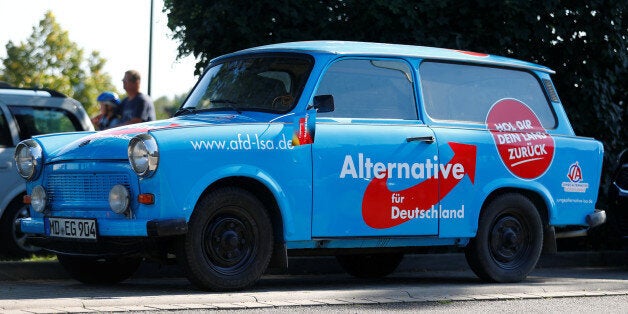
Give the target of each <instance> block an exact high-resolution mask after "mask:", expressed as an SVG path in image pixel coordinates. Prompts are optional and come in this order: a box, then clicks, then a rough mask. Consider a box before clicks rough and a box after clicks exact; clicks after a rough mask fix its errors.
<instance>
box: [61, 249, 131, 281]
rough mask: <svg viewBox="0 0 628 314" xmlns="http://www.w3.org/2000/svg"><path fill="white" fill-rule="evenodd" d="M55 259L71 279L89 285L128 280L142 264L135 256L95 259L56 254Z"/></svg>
mask: <svg viewBox="0 0 628 314" xmlns="http://www.w3.org/2000/svg"><path fill="white" fill-rule="evenodd" d="M57 259H58V260H59V263H60V264H61V266H63V268H64V269H65V270H66V271H67V272H68V274H70V276H71V277H72V278H74V279H76V280H78V281H80V282H82V283H86V284H91V285H112V284H116V283H118V282H121V281H123V280H125V279H128V278H129V277H131V276H132V275H133V273H135V271H136V270H137V269H138V268H139V267H140V263H141V262H142V258H140V257H136V256H120V257H108V258H96V257H85V256H72V255H64V254H58V255H57Z"/></svg>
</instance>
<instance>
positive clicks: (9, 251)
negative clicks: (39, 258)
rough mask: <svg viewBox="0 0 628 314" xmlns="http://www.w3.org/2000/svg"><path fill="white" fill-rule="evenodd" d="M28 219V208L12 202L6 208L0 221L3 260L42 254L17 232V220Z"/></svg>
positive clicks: (0, 243)
mask: <svg viewBox="0 0 628 314" xmlns="http://www.w3.org/2000/svg"><path fill="white" fill-rule="evenodd" d="M28 217H30V212H29V211H28V206H26V205H24V204H22V203H21V202H19V201H17V200H16V201H13V202H11V203H10V204H9V206H7V208H6V210H5V211H4V213H3V214H2V220H0V246H2V247H3V249H2V251H1V252H0V255H1V256H2V258H3V259H10V260H18V259H22V258H26V257H30V256H31V255H33V254H38V253H41V252H42V249H41V248H40V247H37V246H34V245H31V244H29V243H28V242H27V241H26V234H24V233H22V232H20V231H19V226H18V223H19V221H18V219H20V218H28Z"/></svg>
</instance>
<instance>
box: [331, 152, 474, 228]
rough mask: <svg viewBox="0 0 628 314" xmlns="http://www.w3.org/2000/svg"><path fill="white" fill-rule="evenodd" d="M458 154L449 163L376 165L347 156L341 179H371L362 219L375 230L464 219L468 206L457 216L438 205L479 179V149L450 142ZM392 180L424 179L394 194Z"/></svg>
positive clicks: (434, 159) (359, 157)
mask: <svg viewBox="0 0 628 314" xmlns="http://www.w3.org/2000/svg"><path fill="white" fill-rule="evenodd" d="M449 146H450V147H451V149H452V150H453V152H454V155H453V157H452V158H451V160H450V161H449V162H448V163H445V164H442V163H439V161H438V156H434V157H433V158H431V159H427V160H425V162H417V163H411V164H410V163H405V162H399V163H393V162H381V161H373V160H371V158H370V157H367V156H365V155H364V154H361V153H360V154H358V156H352V155H346V156H345V159H344V162H343V165H342V168H341V171H340V175H339V177H340V178H341V179H371V178H372V180H371V182H370V183H369V185H368V186H367V187H366V191H365V192H364V197H363V199H362V218H363V219H364V222H365V223H366V224H367V225H368V226H369V227H372V228H376V229H386V228H391V227H395V226H397V225H400V224H402V223H404V222H406V221H409V220H412V219H416V218H437V217H441V218H443V217H444V216H443V215H446V216H447V218H463V217H464V206H463V207H462V208H460V209H457V210H455V211H454V212H453V213H452V212H451V211H447V212H446V213H445V214H443V210H442V209H441V208H440V207H439V208H438V210H436V209H435V208H434V207H435V205H437V204H438V202H440V200H441V199H443V198H444V197H445V196H446V195H447V194H448V193H449V192H451V190H453V189H454V187H456V185H458V183H460V181H462V180H463V178H464V177H465V175H466V176H468V177H469V180H471V183H472V184H473V182H474V179H475V160H476V147H475V146H474V145H467V144H461V143H453V142H450V143H449ZM389 178H398V179H423V181H421V182H420V183H418V184H416V185H414V186H411V187H409V188H406V189H403V190H397V191H391V190H390V189H389V187H388V184H387V181H388V179H389Z"/></svg>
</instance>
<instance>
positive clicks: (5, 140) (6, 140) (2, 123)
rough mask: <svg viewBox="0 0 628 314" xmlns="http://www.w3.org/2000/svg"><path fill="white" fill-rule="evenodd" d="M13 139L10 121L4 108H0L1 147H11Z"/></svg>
mask: <svg viewBox="0 0 628 314" xmlns="http://www.w3.org/2000/svg"><path fill="white" fill-rule="evenodd" d="M11 146H13V141H12V139H11V130H9V123H8V122H7V119H6V117H5V116H4V113H3V112H2V110H0V147H11Z"/></svg>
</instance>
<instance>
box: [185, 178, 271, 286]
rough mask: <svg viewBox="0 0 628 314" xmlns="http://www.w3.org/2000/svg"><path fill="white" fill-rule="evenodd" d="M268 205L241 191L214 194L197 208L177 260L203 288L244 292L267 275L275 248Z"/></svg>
mask: <svg viewBox="0 0 628 314" xmlns="http://www.w3.org/2000/svg"><path fill="white" fill-rule="evenodd" d="M272 244H273V230H272V225H271V223H270V219H269V217H268V214H267V212H266V209H265V207H264V205H263V204H262V203H261V202H260V201H259V199H258V198H257V197H255V196H254V195H253V194H251V193H250V192H248V191H246V190H243V189H239V188H222V189H219V190H215V191H213V192H211V193H209V194H207V195H206V196H204V197H203V198H202V199H201V201H200V202H199V203H198V204H197V206H196V208H195V209H194V212H193V213H192V216H191V217H190V222H189V225H188V233H187V235H186V236H185V238H184V239H183V243H182V245H181V246H180V250H181V251H180V252H179V254H178V256H177V257H178V258H179V260H180V263H181V264H182V266H183V269H184V270H185V272H186V274H187V277H188V279H189V280H190V281H191V282H192V283H193V284H195V285H196V286H198V287H199V288H201V289H206V290H214V291H231V290H241V289H244V288H247V287H249V286H251V285H253V284H254V283H255V282H256V281H257V280H258V279H259V278H260V277H261V276H262V274H263V273H264V271H265V270H266V267H267V266H268V263H269V262H270V257H271V253H272V249H273V245H272Z"/></svg>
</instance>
